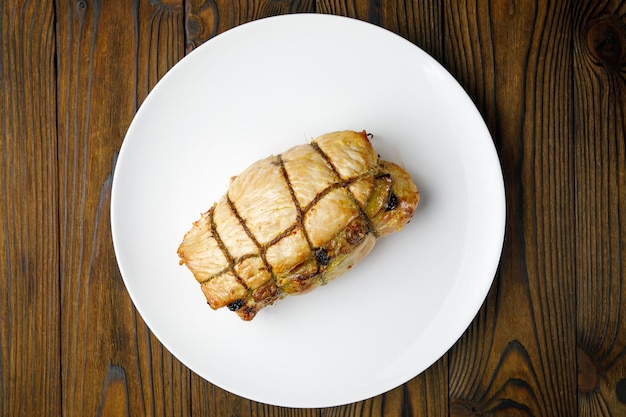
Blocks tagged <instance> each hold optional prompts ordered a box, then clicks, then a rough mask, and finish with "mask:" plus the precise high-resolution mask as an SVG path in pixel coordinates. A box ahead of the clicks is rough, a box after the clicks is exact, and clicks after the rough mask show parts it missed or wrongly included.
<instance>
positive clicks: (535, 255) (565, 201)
mask: <svg viewBox="0 0 626 417" xmlns="http://www.w3.org/2000/svg"><path fill="white" fill-rule="evenodd" d="M444 10H445V23H446V33H447V35H448V37H447V40H446V45H445V46H446V60H445V64H446V65H447V67H448V68H450V70H451V72H452V73H453V75H455V76H456V77H457V79H459V80H460V82H461V84H462V85H463V86H464V87H465V88H466V89H467V91H468V92H469V94H470V96H471V97H473V98H474V99H475V101H476V103H477V105H478V107H479V109H480V110H481V112H482V114H483V115H484V117H485V119H486V120H487V124H488V126H489V127H490V129H491V131H492V134H493V136H494V139H495V142H496V145H497V148H498V150H499V154H500V157H501V162H502V168H503V172H504V180H505V183H506V187H507V193H506V201H507V210H508V213H507V227H506V239H505V246H504V250H503V257H502V261H501V266H500V272H499V275H498V279H497V280H496V282H495V285H494V286H493V288H492V291H491V293H490V295H489V297H488V299H487V301H486V303H485V305H484V307H483V309H482V310H481V312H480V313H479V315H478V317H477V319H476V320H475V321H474V323H473V324H472V326H471V327H470V329H469V330H468V331H467V332H466V334H465V335H464V336H463V338H462V339H461V341H460V342H459V343H458V344H457V345H456V346H455V347H454V348H453V349H452V351H451V352H450V378H451V379H450V387H451V415H453V416H466V415H481V416H482V415H490V416H491V415H493V416H500V415H501V416H572V415H576V413H577V403H576V371H575V367H574V366H573V364H574V363H575V361H576V354H575V344H576V342H575V340H576V339H575V320H576V316H575V311H576V310H575V309H576V303H575V284H576V282H575V274H574V273H575V218H576V216H575V210H573V207H574V206H575V193H574V183H573V181H572V178H573V174H574V172H573V170H574V160H573V158H572V155H573V147H574V144H573V132H572V123H573V119H572V114H573V107H572V103H571V97H572V89H571V86H572V76H571V63H572V56H571V55H572V53H571V45H572V41H571V25H572V16H571V7H570V5H569V4H567V3H566V2H556V3H548V2H469V1H468V2H465V1H461V2H456V1H450V2H447V4H446V6H445V7H444Z"/></svg>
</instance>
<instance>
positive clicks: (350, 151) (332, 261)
mask: <svg viewBox="0 0 626 417" xmlns="http://www.w3.org/2000/svg"><path fill="white" fill-rule="evenodd" d="M419 198H420V197H419V192H418V189H417V187H416V185H415V183H414V182H413V180H412V179H411V176H410V175H409V174H408V173H407V172H406V170H404V169H403V168H401V167H400V166H398V165H396V164H394V163H391V162H387V161H383V160H381V159H379V157H378V155H377V153H376V151H375V150H374V148H373V147H372V145H371V143H370V140H369V138H368V135H367V133H366V132H364V131H363V132H355V131H340V132H333V133H328V134H325V135H322V136H320V137H318V138H316V139H314V140H312V141H311V142H310V143H306V144H302V145H298V146H294V147H293V148H291V149H289V150H287V151H285V152H283V153H281V154H279V155H273V156H270V157H268V158H265V159H262V160H260V161H257V162H255V163H254V164H252V165H251V166H249V167H248V168H247V169H245V170H244V171H243V172H242V173H241V174H239V175H238V176H237V177H235V178H234V179H233V180H232V182H231V184H230V186H229V188H228V191H227V192H226V194H225V195H224V196H223V197H222V198H221V199H220V200H219V201H218V202H217V203H215V204H214V205H213V207H211V208H210V209H209V210H208V211H207V212H205V213H204V214H202V215H201V217H200V219H199V220H197V221H196V222H194V223H193V226H192V228H191V230H190V231H189V232H187V234H186V235H185V236H184V239H183V241H182V243H181V244H180V246H179V248H178V255H179V257H180V263H181V264H185V265H186V266H187V267H188V268H189V269H190V270H191V272H192V273H193V275H194V277H195V279H196V280H197V281H198V282H199V283H200V286H201V288H202V291H203V292H204V295H205V296H206V299H207V302H208V304H209V305H210V306H211V308H213V309H218V308H221V307H227V308H229V309H230V310H232V311H235V312H236V313H237V314H238V315H239V317H241V318H242V319H243V320H252V319H253V318H254V316H255V315H256V314H257V312H258V311H259V310H261V309H262V308H264V307H266V306H268V305H270V304H273V303H274V302H275V301H277V300H279V299H281V298H283V297H285V296H288V295H295V294H302V293H305V292H307V291H310V290H312V289H314V288H316V287H318V286H319V285H324V284H326V283H328V282H329V281H331V280H333V279H335V278H336V277H338V276H340V275H341V274H342V273H344V272H346V271H347V270H349V269H350V268H352V266H353V265H355V264H356V263H357V262H359V261H360V260H361V259H363V258H364V257H365V256H366V255H367V254H368V253H369V252H370V251H371V250H372V248H373V247H374V243H375V242H376V239H377V238H379V237H383V236H386V235H389V234H391V233H393V232H396V231H399V230H401V229H402V228H403V227H404V226H405V225H406V224H407V223H408V222H409V220H410V219H411V217H412V216H413V213H414V212H415V209H416V206H417V204H418V202H419Z"/></svg>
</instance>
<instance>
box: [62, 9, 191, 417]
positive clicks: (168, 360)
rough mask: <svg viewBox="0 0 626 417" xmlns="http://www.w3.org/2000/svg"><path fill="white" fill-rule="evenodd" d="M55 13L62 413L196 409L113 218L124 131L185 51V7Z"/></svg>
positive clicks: (184, 373)
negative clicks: (143, 311) (141, 298)
mask: <svg viewBox="0 0 626 417" xmlns="http://www.w3.org/2000/svg"><path fill="white" fill-rule="evenodd" d="M56 13H57V22H58V23H57V39H58V56H59V59H58V86H59V87H58V111H59V118H58V135H59V151H58V163H59V175H58V178H59V180H58V181H59V194H60V202H61V204H60V213H59V215H60V247H62V248H63V251H62V255H61V262H60V270H61V312H62V315H61V326H62V327H61V330H62V331H61V334H62V358H61V368H62V382H63V411H64V415H66V416H87V415H89V416H93V415H98V416H110V415H111V416H112V415H133V416H135V415H163V416H179V415H188V414H189V394H188V386H189V371H188V370H187V369H186V368H185V367H183V366H182V365H181V364H180V363H179V362H178V361H177V360H175V359H174V358H173V357H172V356H171V355H170V354H169V352H167V351H166V350H165V349H164V348H163V347H162V345H161V344H160V343H159V342H158V341H157V340H156V339H155V338H154V336H153V335H152V334H151V333H150V331H149V330H148V329H147V327H146V326H145V324H144V323H143V321H142V320H141V318H140V317H139V316H138V314H137V312H136V311H135V309H134V307H133V305H132V303H131V301H130V298H129V297H128V294H127V292H126V289H125V287H124V284H123V282H122V280H121V277H120V274H119V272H118V269H117V264H116V262H115V256H114V253H113V247H112V244H111V231H110V217H109V210H110V206H109V200H110V194H111V183H112V178H113V169H114V165H115V160H116V157H117V152H118V149H119V147H120V145H121V142H122V139H123V137H124V134H125V132H126V129H127V128H128V125H129V123H130V121H131V119H132V117H133V116H134V114H135V111H136V109H137V106H138V104H139V103H140V102H141V101H142V100H143V98H144V97H145V95H146V94H147V93H148V91H149V90H150V89H151V88H152V87H153V86H154V84H155V83H156V81H157V80H158V78H159V77H160V76H162V75H163V74H164V73H165V72H166V71H167V69H169V67H171V66H172V65H173V64H174V63H175V62H177V61H178V60H179V59H180V58H182V54H183V45H184V38H183V30H182V25H181V22H182V4H180V3H179V4H162V3H159V2H154V1H152V2H148V1H135V2H128V1H123V0H120V1H106V2H104V1H97V0H95V1H87V0H79V1H58V2H57V4H56Z"/></svg>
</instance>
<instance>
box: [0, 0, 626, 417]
mask: <svg viewBox="0 0 626 417" xmlns="http://www.w3.org/2000/svg"><path fill="white" fill-rule="evenodd" d="M294 12H320V13H332V14H340V15H347V16H352V17H356V18H359V19H362V20H366V21H369V22H373V23H375V24H377V25H380V26H383V27H385V28H388V29H390V30H392V31H394V32H396V33H398V34H400V35H401V36H403V37H406V38H407V39H409V40H410V41H411V42H414V43H415V44H417V45H418V46H420V47H421V48H423V49H424V50H426V51H427V52H428V53H430V54H431V55H432V56H433V57H435V59H437V60H438V61H439V62H441V63H442V64H443V65H444V66H445V67H446V68H447V69H448V70H449V71H450V72H451V73H452V74H453V75H454V76H455V77H456V78H457V79H458V80H459V82H460V83H461V84H462V85H463V87H464V88H465V89H466V90H467V92H468V93H469V95H470V96H471V97H472V99H473V100H474V101H475V103H476V104H477V106H478V108H479V110H480V111H481V112H482V114H483V116H484V118H485V120H486V122H487V125H488V127H489V128H490V130H491V133H492V135H493V138H494V141H495V145H496V147H497V150H498V153H499V156H500V159H501V163H502V167H503V173H504V180H505V183H506V202H507V210H508V212H507V227H506V238H505V244H504V249H503V255H502V260H501V263H500V268H499V271H498V273H497V276H496V279H495V281H494V284H493V286H492V289H491V291H490V293H489V295H488V297H487V299H486V301H485V303H484V305H483V307H482V309H481V310H480V312H479V314H478V315H477V317H476V318H475V320H474V321H473V323H472V324H471V326H470V327H469V329H468V330H467V331H466V332H465V334H464V335H463V336H462V338H461V339H460V340H459V341H458V343H456V345H455V346H454V347H453V348H452V349H451V350H450V351H449V352H448V353H447V354H446V355H445V356H443V357H442V358H441V359H440V360H439V361H438V362H436V363H435V364H434V365H433V366H431V367H430V368H429V369H427V370H426V371H425V372H424V373H422V374H421V375H419V376H417V377H415V378H414V379H412V380H411V381H409V382H407V383H406V384H404V385H403V386H400V387H398V388H397V389H394V390H392V391H390V392H387V393H385V394H383V395H380V396H378V397H375V398H372V399H369V400H366V401H363V402H360V403H355V404H350V405H346V406H341V407H334V408H328V409H285V408H279V407H272V406H268V405H264V404H261V403H256V402H252V401H249V400H246V399H243V398H239V397H237V396H235V395H232V394H230V393H228V392H225V391H223V390H221V389H220V388H218V387H216V386H213V385H211V384H209V383H207V382H206V381H204V380H202V379H201V378H199V377H198V376H196V375H195V374H193V373H192V372H190V371H189V370H188V369H187V368H186V367H185V366H183V365H182V364H181V363H180V362H179V361H178V360H177V359H175V358H174V357H172V356H171V355H170V353H169V352H168V351H167V350H166V349H165V348H164V347H163V346H162V345H161V344H160V343H159V341H158V340H157V339H156V338H155V337H154V336H153V334H152V333H151V332H150V330H149V329H148V328H147V326H146V325H145V324H144V322H143V321H142V318H141V317H140V315H139V314H138V313H137V312H136V310H135V309H134V307H133V305H132V303H131V301H130V298H129V296H128V293H127V292H126V289H125V287H124V283H123V281H122V279H121V277H120V274H119V271H118V268H117V263H116V259H115V255H114V252H113V246H112V243H111V230H110V222H109V220H110V217H109V208H110V205H109V198H110V194H111V179H112V175H113V169H114V164H115V161H116V155H117V152H118V150H119V149H120V145H121V143H122V139H123V137H124V134H125V131H126V129H127V128H128V125H129V123H130V121H131V119H132V118H133V115H134V114H135V112H136V110H137V108H138V106H139V105H140V104H141V103H142V100H144V98H145V97H146V95H147V94H148V92H149V91H150V89H151V88H152V87H153V86H154V85H155V83H156V82H157V81H158V80H159V78H160V77H161V76H162V75H163V74H164V73H165V72H166V71H167V70H168V69H169V68H170V67H172V66H173V65H174V64H176V62H178V61H179V60H180V59H181V58H182V57H183V56H185V54H187V53H189V52H190V51H191V50H193V49H194V48H195V47H197V46H198V45H200V44H201V43H203V42H204V41H206V40H208V39H210V38H211V37H213V36H215V35H216V34H218V33H221V32H223V31H225V30H228V29H230V28H232V27H234V26H237V25H239V24H242V23H244V22H247V21H250V20H254V19H258V18H261V17H265V16H270V15H276V14H284V13H294ZM0 36H1V39H0V74H1V78H0V100H1V108H2V110H1V113H0V132H1V136H0V137H1V142H0V149H1V152H0V155H1V157H2V164H1V167H2V171H1V172H2V176H1V177H0V178H1V182H0V186H1V188H2V195H3V197H2V198H0V213H1V222H0V257H1V259H2V262H0V267H1V269H0V274H1V275H2V280H0V320H1V321H0V415H2V416H18V415H19V416H126V415H128V416H144V415H145V416H152V415H155V416H191V415H193V416H238V417H246V416H251V415H253V416H455V417H461V416H548V417H550V416H566V417H569V416H576V415H580V416H609V415H612V416H624V415H626V300H625V299H624V298H626V136H625V133H624V131H625V123H626V117H625V113H626V82H625V80H626V1H610V0H607V1H602V0H591V1H565V0H561V1H552V2H547V1H545V2H544V1H513V0H510V1H505V0H501V1H494V0H492V1H487V0H480V1H468V0H459V1H453V0H444V1H439V0H407V1H405V0H381V1H379V0H354V1H348V2H342V1H326V0H320V1H319V2H314V1H312V0H302V1H289V0H284V1H281V0H259V1H250V2H236V3H235V2H233V1H225V0H214V1H213V0H186V1H183V0H134V1H129V0H107V1H99V0H74V1H62V0H55V1H54V2H51V1H45V0H41V1H34V0H33V1H27V0H3V1H1V2H0ZM373 82H376V80H373ZM451 122H454V121H453V120H451Z"/></svg>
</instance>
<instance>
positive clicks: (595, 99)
mask: <svg viewBox="0 0 626 417" xmlns="http://www.w3.org/2000/svg"><path fill="white" fill-rule="evenodd" d="M574 40H575V43H574V84H575V95H574V106H575V108H576V113H575V121H576V126H577V129H576V136H575V143H576V148H575V155H576V176H575V178H576V184H577V188H576V200H577V223H576V230H577V232H578V235H577V246H576V254H577V256H576V260H577V262H576V271H577V274H576V278H577V288H578V292H577V307H578V308H577V320H576V322H577V326H576V330H577V340H578V345H579V360H578V362H579V375H578V385H579V391H580V392H579V396H578V406H579V412H580V415H584V416H617V415H624V414H625V413H626V384H625V383H626V327H625V326H624V318H625V317H626V298H625V297H626V282H625V278H626V258H624V255H625V254H626V251H625V248H626V135H625V133H624V131H625V130H626V2H624V1H598V2H594V3H593V4H585V3H584V2H583V3H581V4H580V7H578V8H577V9H576V12H575V24H574Z"/></svg>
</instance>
